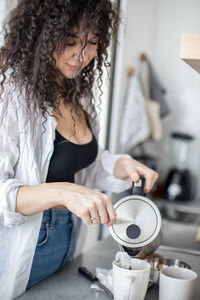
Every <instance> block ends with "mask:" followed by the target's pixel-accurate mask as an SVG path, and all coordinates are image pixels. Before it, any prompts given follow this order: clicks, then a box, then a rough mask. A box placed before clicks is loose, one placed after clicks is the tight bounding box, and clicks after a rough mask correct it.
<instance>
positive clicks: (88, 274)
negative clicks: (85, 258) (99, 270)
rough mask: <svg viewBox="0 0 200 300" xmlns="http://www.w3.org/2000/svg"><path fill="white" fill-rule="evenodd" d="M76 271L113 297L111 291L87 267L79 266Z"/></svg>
mask: <svg viewBox="0 0 200 300" xmlns="http://www.w3.org/2000/svg"><path fill="white" fill-rule="evenodd" d="M78 271H79V273H80V274H81V275H83V276H84V277H85V278H87V279H89V280H90V281H91V282H93V283H95V284H96V285H98V286H99V287H100V288H101V289H103V290H104V292H105V293H106V294H107V295H109V296H110V297H111V298H112V299H113V294H112V292H111V291H110V290H109V289H108V288H107V287H106V286H105V285H104V284H102V283H101V281H100V280H99V279H98V278H97V277H96V276H95V275H94V274H92V273H91V272H90V271H89V270H88V269H87V268H85V267H79V268H78Z"/></svg>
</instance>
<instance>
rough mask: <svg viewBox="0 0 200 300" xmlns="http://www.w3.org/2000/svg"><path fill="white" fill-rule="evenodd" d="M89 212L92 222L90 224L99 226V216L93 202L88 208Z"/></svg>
mask: <svg viewBox="0 0 200 300" xmlns="http://www.w3.org/2000/svg"><path fill="white" fill-rule="evenodd" d="M89 211H90V219H91V220H92V223H94V224H100V216H99V213H98V208H97V206H96V203H95V202H93V205H92V206H91V207H90V209H89Z"/></svg>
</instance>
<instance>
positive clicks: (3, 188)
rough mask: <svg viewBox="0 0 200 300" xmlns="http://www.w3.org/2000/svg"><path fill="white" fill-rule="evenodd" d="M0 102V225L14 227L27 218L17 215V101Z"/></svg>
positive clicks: (18, 138)
mask: <svg viewBox="0 0 200 300" xmlns="http://www.w3.org/2000/svg"><path fill="white" fill-rule="evenodd" d="M6 102H7V101H4V100H3V101H1V102H0V120H1V127H0V141H1V142H0V223H1V224H3V225H4V226H9V227H12V226H15V225H19V224H21V223H23V222H24V221H25V219H26V218H27V217H25V216H23V215H21V214H19V213H17V212H16V211H15V210H16V197H17V192H18V188H19V186H20V185H22V184H21V182H20V181H19V180H18V179H17V178H16V177H15V168H16V164H17V162H18V159H19V140H20V137H19V129H18V117H17V101H15V99H14V96H13V99H12V100H10V101H9V102H8V103H6Z"/></svg>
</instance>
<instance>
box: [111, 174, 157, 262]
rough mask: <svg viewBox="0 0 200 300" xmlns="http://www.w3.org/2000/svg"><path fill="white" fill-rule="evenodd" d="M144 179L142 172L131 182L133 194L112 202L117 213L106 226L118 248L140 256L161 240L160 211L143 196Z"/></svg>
mask: <svg viewBox="0 0 200 300" xmlns="http://www.w3.org/2000/svg"><path fill="white" fill-rule="evenodd" d="M144 183H145V180H144V178H143V177H142V176H141V177H140V180H139V182H133V185H132V188H131V192H132V195H130V196H127V197H124V198H122V199H120V200H119V201H117V202H116V203H115V204H114V208H115V211H116V213H117V217H116V221H115V223H113V225H112V226H110V227H109V229H110V233H111V235H112V237H113V238H114V239H115V240H116V241H117V242H118V244H119V247H120V250H121V251H126V252H127V253H128V254H129V255H130V256H135V257H139V258H142V257H145V256H147V255H150V254H152V253H153V252H154V251H155V250H156V249H157V248H158V247H159V245H160V243H161V241H162V234H161V215H160V211H159V209H158V207H157V206H156V205H155V204H154V203H153V202H152V201H151V200H150V199H148V198H147V197H145V194H144Z"/></svg>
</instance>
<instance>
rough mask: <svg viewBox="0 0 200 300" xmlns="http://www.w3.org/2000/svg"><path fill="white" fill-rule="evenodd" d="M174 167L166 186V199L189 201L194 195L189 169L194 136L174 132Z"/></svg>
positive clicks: (170, 171)
mask: <svg viewBox="0 0 200 300" xmlns="http://www.w3.org/2000/svg"><path fill="white" fill-rule="evenodd" d="M171 137H172V139H173V146H174V147H173V148H174V153H173V156H174V157H173V161H174V162H173V167H172V169H170V170H169V173H168V175H167V179H166V183H165V185H164V195H163V196H164V198H165V199H167V200H170V201H189V200H191V199H192V197H193V194H194V180H193V178H192V175H191V172H190V171H189V169H188V153H189V144H190V142H191V141H192V140H193V139H194V137H193V136H191V135H189V134H185V133H181V132H173V133H172V134H171Z"/></svg>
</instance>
